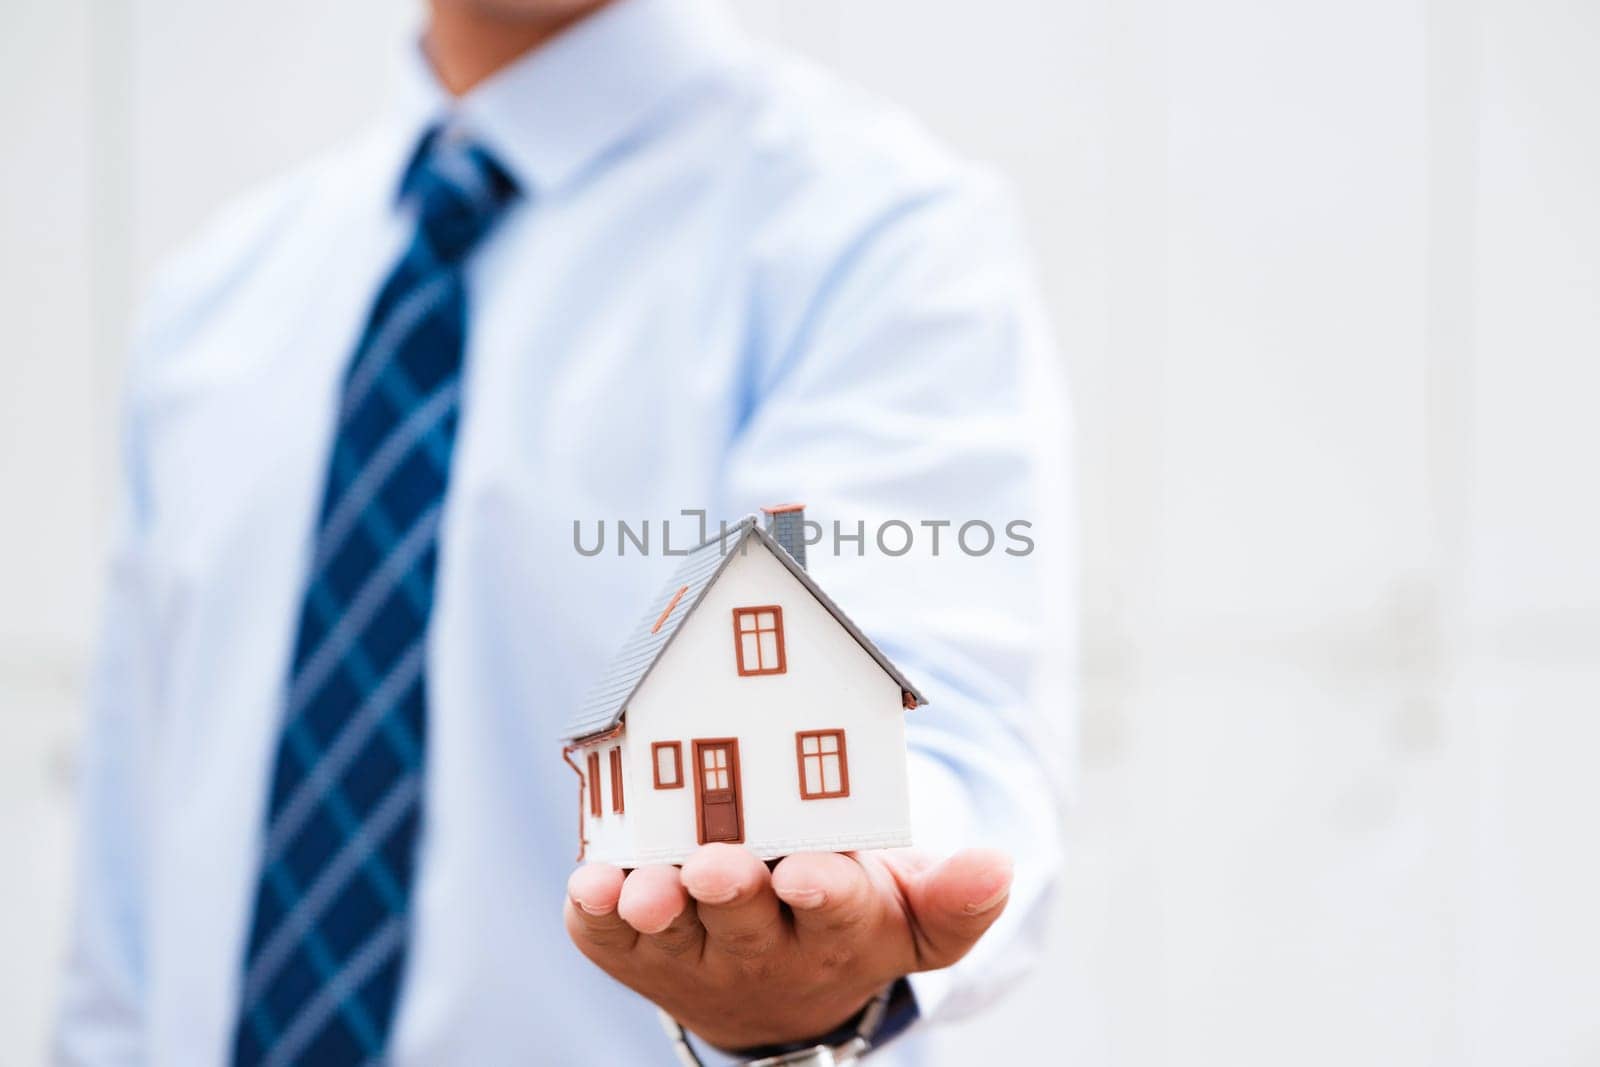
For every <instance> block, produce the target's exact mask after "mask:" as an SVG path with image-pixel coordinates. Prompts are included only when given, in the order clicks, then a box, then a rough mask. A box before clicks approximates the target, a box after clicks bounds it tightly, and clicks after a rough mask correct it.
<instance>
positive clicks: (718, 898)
mask: <svg viewBox="0 0 1600 1067" xmlns="http://www.w3.org/2000/svg"><path fill="white" fill-rule="evenodd" d="M689 892H690V894H692V895H693V896H694V898H695V899H696V900H698V901H700V902H701V903H702V904H726V903H728V901H730V900H732V899H733V898H734V897H736V896H738V895H739V887H738V886H736V885H730V886H727V887H725V888H723V889H701V888H695V887H694V886H690V887H689Z"/></svg>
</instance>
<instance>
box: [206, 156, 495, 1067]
mask: <svg viewBox="0 0 1600 1067" xmlns="http://www.w3.org/2000/svg"><path fill="white" fill-rule="evenodd" d="M514 193H515V189H514V187H513V185H512V182H511V180H510V179H509V178H508V177H507V176H506V174H505V172H504V171H502V170H501V169H500V168H499V167H498V166H497V165H496V164H495V162H494V161H493V160H492V159H491V158H490V157H489V156H488V155H487V154H486V153H484V152H483V151H482V150H480V149H478V148H476V147H474V146H472V145H470V144H467V143H464V142H462V141H459V140H456V139H453V138H451V137H448V136H445V135H440V134H438V133H437V132H435V133H432V134H429V135H428V136H427V137H426V138H424V140H423V142H422V145H421V147H420V148H419V149H418V152H417V154H416V156H415V157H414V159H413V161H412V164H411V166H410V167H409V169H408V170H407V172H406V177H405V181H404V183H403V185H402V198H403V202H404V203H405V205H406V206H407V207H408V208H409V209H410V210H412V211H414V212H415V214H416V220H417V228H416V235H415V237H414V238H413V239H412V241H411V244H410V246H409V247H408V248H407V249H406V251H405V254H404V255H403V256H402V257H401V259H400V262H399V264H398V265H396V267H395V268H394V271H393V272H392V273H391V274H390V275H389V277H388V279H387V280H386V281H385V282H384V285H383V288H382V289H381V290H380V291H379V294H378V297H377V300H376V301H375V302H374V304H373V307H372V312H371V315H370V316H369V318H368V320H367V325H366V330H365V332H364V333H363V334H362V337H361V343H360V345H359V346H358V347H357V348H356V352H355V356H354V358H352V359H351V361H350V364H349V367H348V368H347V370H346V372H345V376H344V383H343V390H342V395H341V400H340V407H339V422H338V433H337V436H336V438H335V440H334V443H333V455H332V458H331V460H330V462H329V465H328V474H327V483H326V488H325V490H324V493H323V497H322V507H321V511H320V513H319V517H318V520H317V532H316V541H315V558H314V559H313V560H312V563H311V572H310V575H309V577H308V580H307V583H306V591H305V597H304V599H303V600H302V602H301V609H300V618H299V628H298V631H297V636H296V639H295V645H294V661H293V666H292V668H291V671H290V676H289V687H288V696H287V702H288V706H287V708H286V709H285V712H284V719H283V725H282V732H281V734H280V737H279V740H278V747H277V754H276V759H275V763H274V768H273V773H272V783H271V797H270V800H269V804H268V813H267V825H266V837H265V843H264V846H263V855H262V861H261V876H260V881H259V883H258V885H257V888H256V895H255V911H254V918H253V920H252V922H251V926H250V940H249V949H248V951H247V954H246V957H245V967H244V971H245V973H244V984H243V990H242V996H241V1002H240V1012H239V1019H238V1024H237V1026H236V1027H235V1030H234V1040H233V1061H234V1062H235V1063H236V1064H258V1063H259V1064H290V1063H294V1064H347V1063H349V1064H355V1063H366V1062H371V1061H378V1060H382V1058H383V1056H384V1049H385V1045H386V1042H387V1038H388V1034H389V1027H390V1022H391V1020H392V1019H393V1017H394V1007H395V998H396V994H397V992H398V990H399V985H400V978H401V973H402V969H403V964H404V962H405V954H406V935H407V919H406V917H407V913H408V911H409V910H410V901H411V885H412V876H413V870H414V868H415V858H416V848H417V833H418V829H419V825H420V823H421V816H422V774H423V766H424V763H425V758H424V757H425V753H426V749H427V685H426V680H425V677H424V670H423V668H424V663H425V658H426V657H425V651H424V650H425V645H426V639H427V630H428V617H429V615H430V614H431V612H432V607H433V595H434V573H435V570H436V564H437V561H438V556H439V523H440V514H441V509H442V507H443V504H444V498H445V489H446V486H447V484H448V482H449V472H450V457H451V453H452V451H453V450H454V445H455V439H456V426H457V424H458V422H459V421H460V403H461V362H462V353H463V349H464V342H465V339H466V326H467V300H466V291H465V279H464V277H463V265H464V262H465V260H466V258H467V256H468V254H469V253H470V252H471V250H472V248H473V246H474V245H476V244H477V243H478V241H479V240H480V239H481V238H482V237H483V236H484V235H485V234H486V233H487V232H488V231H489V229H490V227H492V226H493V225H494V222H495V220H496V219H497V218H498V217H499V216H500V214H501V211H502V209H503V208H504V207H505V206H506V205H507V204H508V203H509V202H510V201H511V199H512V197H513V196H514Z"/></svg>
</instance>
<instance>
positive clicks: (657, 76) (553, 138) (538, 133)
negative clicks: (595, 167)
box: [400, 0, 738, 192]
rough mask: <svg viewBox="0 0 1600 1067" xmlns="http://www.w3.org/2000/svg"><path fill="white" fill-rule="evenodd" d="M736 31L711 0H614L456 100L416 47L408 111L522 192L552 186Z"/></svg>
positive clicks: (659, 103)
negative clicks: (506, 175)
mask: <svg viewBox="0 0 1600 1067" xmlns="http://www.w3.org/2000/svg"><path fill="white" fill-rule="evenodd" d="M737 40H738V38H737V34H736V32H735V31H734V29H733V27H732V26H731V24H729V23H728V22H727V21H726V19H725V18H724V17H723V15H722V12H721V10H720V8H719V7H718V6H717V4H716V3H715V2H714V0H615V2H613V3H612V4H610V5H608V6H606V7H604V8H601V9H600V10H599V11H597V12H595V13H594V14H593V15H590V16H588V17H587V18H585V19H584V20H583V21H581V22H579V23H578V24H576V25H575V26H573V27H572V28H570V29H568V30H566V31H565V32H563V33H561V34H560V35H559V36H557V37H555V38H553V39H552V40H550V41H549V42H548V43H546V44H545V45H543V46H542V47H540V48H537V49H535V50H534V51H533V52H531V53H529V54H528V55H526V56H524V57H523V58H521V59H519V60H517V61H516V62H515V63H512V64H511V65H510V66H508V67H506V68H505V69H503V70H501V71H499V72H497V73H496V74H495V75H494V76H493V77H491V78H489V79H487V80H486V81H484V82H483V83H482V84H481V85H479V86H477V87H476V88H474V89H473V90H472V91H471V92H469V93H468V94H467V95H466V96H464V97H462V98H461V99H459V100H454V99H452V98H451V97H450V95H449V94H448V93H447V92H445V90H444V88H443V87H442V86H441V85H440V84H439V82H438V79H437V78H436V77H435V76H434V73H433V70H432V69H431V67H430V66H429V65H428V61H427V57H426V56H425V55H423V50H422V48H421V47H420V46H419V47H417V48H416V49H414V55H413V58H412V61H411V62H410V63H409V68H410V69H409V72H408V75H407V78H406V84H405V85H404V88H403V92H402V97H401V101H400V103H401V108H402V118H403V119H404V120H405V121H406V122H407V123H408V124H410V125H411V127H412V128H413V130H414V134H415V136H416V137H417V138H420V137H421V135H422V134H423V132H424V131H425V130H427V129H429V128H432V127H434V126H440V125H442V126H444V127H445V128H447V129H449V130H451V131H452V132H453V133H458V134H460V135H463V136H467V137H470V138H473V139H474V140H476V141H477V142H478V143H479V144H481V145H482V146H483V147H484V148H485V149H487V150H488V151H489V152H491V153H492V154H493V155H494V156H495V158H496V160H497V161H498V162H500V163H501V165H503V166H504V167H505V168H506V170H507V171H508V172H510V174H511V177H512V178H513V179H514V180H515V181H516V183H517V185H518V186H519V187H520V188H521V189H523V190H524V191H525V192H549V191H551V190H554V189H556V188H558V187H560V186H561V185H562V184H564V183H565V182H567V181H569V180H571V179H573V178H576V177H578V176H579V175H580V174H581V173H582V172H583V171H585V170H586V169H587V168H588V166H589V165H590V164H592V163H594V162H596V161H597V160H598V159H599V158H600V157H601V156H602V155H604V154H605V153H607V152H608V151H609V150H611V149H613V148H617V147H619V146H621V145H623V144H625V143H626V142H627V141H628V140H629V138H630V136H631V135H634V134H637V133H638V132H639V131H640V130H641V129H642V127H643V126H644V125H645V124H646V122H647V120H649V119H650V118H651V117H652V116H653V115H654V113H655V112H656V111H657V110H658V109H659V108H661V107H663V106H665V105H666V104H668V103H669V102H670V100H669V98H670V97H671V96H672V94H673V93H674V92H675V91H678V90H681V89H683V88H685V87H686V86H687V85H688V84H689V83H690V82H692V81H694V80H696V79H697V78H699V77H701V76H704V75H706V74H708V73H710V72H711V71H713V70H715V69H717V68H719V67H725V66H727V65H728V64H729V62H730V61H731V57H732V55H733V47H734V45H735V44H736V42H737Z"/></svg>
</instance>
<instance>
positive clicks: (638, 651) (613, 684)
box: [561, 515, 927, 741]
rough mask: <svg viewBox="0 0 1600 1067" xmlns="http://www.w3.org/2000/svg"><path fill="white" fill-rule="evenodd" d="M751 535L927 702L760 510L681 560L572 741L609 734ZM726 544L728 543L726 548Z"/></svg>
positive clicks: (578, 718)
mask: <svg viewBox="0 0 1600 1067" xmlns="http://www.w3.org/2000/svg"><path fill="white" fill-rule="evenodd" d="M751 537H756V538H759V539H760V540H761V542H762V543H763V544H765V545H766V546H767V547H768V548H769V549H771V550H772V554H773V555H774V556H776V557H777V559H778V561H779V562H780V563H782V564H783V565H784V566H785V567H787V568H788V569H789V573H791V574H793V575H794V576H795V577H796V578H798V579H799V580H800V584H801V585H803V586H805V587H806V590H807V591H808V592H810V593H811V595H812V596H814V597H816V598H817V602H818V603H820V604H821V605H822V606H823V607H824V608H827V609H828V613H829V614H830V615H832V616H833V617H834V618H835V619H837V620H838V621H839V625H840V626H843V627H844V628H845V630H847V631H848V632H849V634H850V636H851V637H853V638H855V639H856V642H857V643H858V644H860V645H861V647H862V648H863V649H865V650H866V652H867V654H868V655H869V656H871V657H872V658H873V659H874V660H876V661H877V664H878V666H880V667H882V668H883V669H884V672H885V673H887V674H888V675H889V677H891V678H893V679H894V680H895V682H896V684H898V685H899V686H900V688H901V690H902V691H904V692H906V693H909V694H911V696H912V698H913V699H914V700H915V701H916V703H917V704H919V705H921V704H926V703H927V700H925V699H923V696H922V694H921V693H920V692H918V691H917V687H916V686H914V685H912V684H911V683H910V682H909V681H907V680H906V677H905V675H903V674H901V673H900V671H899V670H898V669H896V667H895V665H894V664H893V663H890V662H889V658H888V657H887V656H885V655H884V654H883V653H882V652H880V651H878V647H877V646H876V645H874V644H873V643H872V642H871V641H870V640H868V639H867V635H866V634H864V633H862V632H861V630H860V629H859V628H858V627H857V626H856V624H855V623H853V622H851V621H850V619H849V617H848V616H846V615H845V613H844V612H843V611H841V610H840V609H839V605H837V604H835V603H834V602H833V601H832V600H831V599H830V598H829V597H828V594H826V593H824V592H823V591H822V589H821V587H820V586H818V585H817V583H816V582H815V581H813V580H812V578H811V576H810V575H809V574H807V573H806V570H805V568H804V567H802V566H800V564H798V563H796V562H795V561H794V558H793V557H791V556H790V555H789V553H788V552H786V551H784V549H783V546H782V545H779V544H778V543H777V542H776V541H774V540H773V539H772V536H771V535H770V534H768V533H767V531H766V530H764V529H762V528H761V521H760V519H759V518H758V517H757V516H755V515H747V516H746V517H745V518H743V519H740V520H739V522H738V523H737V524H736V525H734V526H731V527H729V528H728V531H727V534H726V537H722V536H718V537H713V538H711V539H710V540H709V541H706V542H705V543H704V544H701V545H697V546H696V547H694V548H692V549H690V550H689V554H688V555H687V556H685V557H684V559H683V562H682V563H680V564H679V565H678V569H677V571H676V572H675V573H674V574H673V576H672V580H671V581H669V582H667V584H666V585H665V586H664V587H663V588H662V590H661V591H660V592H659V593H657V594H656V596H655V599H653V600H652V601H651V602H650V610H649V611H647V612H646V613H645V615H644V617H643V618H642V619H640V620H639V623H638V625H636V626H635V627H634V630H633V633H632V635H630V636H629V638H628V640H627V642H626V643H625V644H623V646H622V651H620V652H618V653H617V655H616V658H615V659H613V660H612V661H611V664H610V666H609V667H607V668H606V672H605V674H604V675H602V676H601V678H600V681H599V682H598V683H596V684H595V686H594V688H593V689H591V690H590V691H589V694H588V696H586V697H585V698H584V701H583V704H582V706H580V707H579V709H578V712H577V714H576V715H574V716H573V717H572V718H571V719H570V720H568V722H567V725H566V727H565V729H563V731H562V733H561V736H562V737H563V738H564V739H566V740H569V741H570V740H575V739H577V738H582V737H589V736H591V735H593V734H598V733H604V732H605V731H607V730H610V729H611V728H612V727H614V726H616V725H617V723H619V722H621V721H622V716H623V713H624V712H625V711H627V708H628V701H629V700H632V699H633V694H634V693H636V692H638V691H639V686H640V685H642V684H643V683H644V680H645V677H646V676H647V675H648V674H649V673H650V669H651V668H652V667H654V666H655V664H656V661H657V660H658V659H660V658H661V654H662V653H663V652H665V651H666V650H667V646H668V645H670V644H671V643H672V639H673V637H674V636H676V635H677V633H678V630H679V629H680V628H681V627H682V626H683V624H684V623H685V622H686V621H687V620H688V618H689V616H690V615H692V614H693V613H694V609H695V608H696V607H698V606H699V604H700V601H701V599H702V598H703V597H704V596H705V592H706V590H707V589H709V588H711V584H712V583H713V582H715V581H716V580H717V577H718V576H719V575H720V574H721V573H722V570H723V568H724V567H726V566H727V565H728V561H729V560H731V559H733V558H734V557H735V556H736V555H738V554H739V552H740V550H741V549H742V548H743V546H744V542H745V541H746V540H747V539H748V538H751ZM724 545H725V546H726V548H723V547H722V546H724ZM680 589H681V590H683V594H682V595H681V596H679V595H678V591H679V590H680ZM674 597H677V603H675V604H673V598H674ZM668 604H672V613H671V614H670V615H669V616H667V618H666V620H665V621H664V622H663V623H662V624H661V626H660V628H659V629H656V620H658V619H660V618H661V613H662V612H664V611H666V610H667V605H668Z"/></svg>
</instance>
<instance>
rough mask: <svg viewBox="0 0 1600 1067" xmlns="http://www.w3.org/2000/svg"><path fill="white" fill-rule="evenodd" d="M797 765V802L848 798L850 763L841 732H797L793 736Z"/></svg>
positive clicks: (842, 732)
mask: <svg viewBox="0 0 1600 1067" xmlns="http://www.w3.org/2000/svg"><path fill="white" fill-rule="evenodd" d="M794 755H795V760H796V762H798V763H799V765H800V799H802V800H823V799H825V798H827V797H847V796H849V795H850V762H849V758H848V757H847V756H846V755H845V750H844V731H843V730H801V731H799V732H798V733H796V734H795V735H794Z"/></svg>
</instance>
